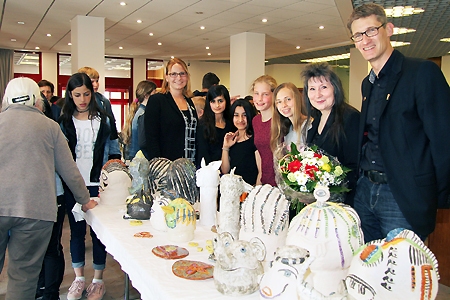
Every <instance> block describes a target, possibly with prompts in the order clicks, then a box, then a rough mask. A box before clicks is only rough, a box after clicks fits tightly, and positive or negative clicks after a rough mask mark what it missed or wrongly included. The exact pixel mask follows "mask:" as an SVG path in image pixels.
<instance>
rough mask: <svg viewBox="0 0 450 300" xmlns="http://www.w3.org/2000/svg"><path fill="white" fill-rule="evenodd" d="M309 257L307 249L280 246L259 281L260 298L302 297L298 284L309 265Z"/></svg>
mask: <svg viewBox="0 0 450 300" xmlns="http://www.w3.org/2000/svg"><path fill="white" fill-rule="evenodd" d="M309 258H310V255H309V251H308V250H306V249H303V248H300V247H297V246H293V245H284V246H281V247H279V248H278V249H277V251H276V252H275V255H274V259H273V261H271V263H270V267H269V269H268V270H267V271H266V272H265V273H264V275H263V276H262V278H261V281H260V283H259V298H260V299H292V300H293V299H300V298H299V297H298V292H297V284H298V281H299V280H301V279H302V278H303V277H304V275H305V272H306V270H307V269H308V267H309V264H308V263H307V262H306V261H307V260H308V259H309ZM302 299H303V298H302Z"/></svg>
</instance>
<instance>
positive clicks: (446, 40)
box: [440, 38, 450, 43]
mask: <svg viewBox="0 0 450 300" xmlns="http://www.w3.org/2000/svg"><path fill="white" fill-rule="evenodd" d="M440 41H441V42H447V43H450V38H443V39H440Z"/></svg>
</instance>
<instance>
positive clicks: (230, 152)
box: [220, 99, 261, 185]
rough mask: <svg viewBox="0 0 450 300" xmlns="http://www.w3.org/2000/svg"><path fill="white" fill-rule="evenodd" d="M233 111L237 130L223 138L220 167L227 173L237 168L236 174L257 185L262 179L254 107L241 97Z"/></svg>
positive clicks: (232, 107) (234, 105) (235, 103)
mask: <svg viewBox="0 0 450 300" xmlns="http://www.w3.org/2000/svg"><path fill="white" fill-rule="evenodd" d="M231 113H232V115H233V125H234V130H235V131H233V132H229V133H227V134H226V135H225V138H224V140H223V148H222V166H221V167H220V169H221V171H222V173H223V174H227V173H230V170H231V169H232V168H236V169H235V172H234V174H237V175H240V176H242V178H243V179H244V181H245V182H247V183H248V184H251V185H255V184H256V183H257V182H260V179H261V157H260V155H259V152H258V150H257V149H256V146H255V143H254V138H253V126H252V119H253V117H254V112H253V108H252V106H251V104H250V103H249V102H248V101H246V100H244V99H239V100H236V101H235V102H234V103H233V105H232V106H231Z"/></svg>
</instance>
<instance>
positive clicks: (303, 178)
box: [294, 172, 309, 185]
mask: <svg viewBox="0 0 450 300" xmlns="http://www.w3.org/2000/svg"><path fill="white" fill-rule="evenodd" d="M294 175H295V179H296V180H297V183H298V184H299V185H305V184H306V183H307V182H308V179H309V177H308V175H306V174H305V173H302V172H295V174H294Z"/></svg>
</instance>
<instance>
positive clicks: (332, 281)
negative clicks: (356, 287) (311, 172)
mask: <svg viewBox="0 0 450 300" xmlns="http://www.w3.org/2000/svg"><path fill="white" fill-rule="evenodd" d="M314 194H315V196H316V199H317V202H314V203H312V204H310V205H308V206H306V207H305V208H303V209H302V210H301V212H300V213H299V214H298V215H297V216H295V217H294V218H293V219H292V221H291V224H290V225H289V230H288V234H287V238H286V244H287V245H296V246H298V247H301V248H305V249H306V250H308V251H309V253H310V254H311V256H312V257H314V258H315V259H314V261H313V262H312V263H311V265H310V271H311V272H310V273H309V274H308V276H307V277H306V283H308V284H309V285H310V286H311V288H313V289H314V290H315V291H317V292H318V294H322V295H324V296H329V295H334V296H336V297H340V296H342V295H345V286H344V284H343V280H344V279H345V277H346V276H347V272H348V268H349V266H350V263H351V260H352V258H353V253H354V252H355V251H356V250H357V249H358V248H359V247H360V246H361V245H363V234H362V231H361V228H360V220H359V217H358V215H357V214H356V212H355V210H354V209H353V208H351V207H350V206H347V205H344V204H337V203H329V202H326V200H327V199H328V198H329V191H328V188H326V187H320V188H316V190H315V191H314Z"/></svg>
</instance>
